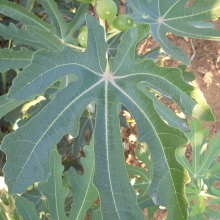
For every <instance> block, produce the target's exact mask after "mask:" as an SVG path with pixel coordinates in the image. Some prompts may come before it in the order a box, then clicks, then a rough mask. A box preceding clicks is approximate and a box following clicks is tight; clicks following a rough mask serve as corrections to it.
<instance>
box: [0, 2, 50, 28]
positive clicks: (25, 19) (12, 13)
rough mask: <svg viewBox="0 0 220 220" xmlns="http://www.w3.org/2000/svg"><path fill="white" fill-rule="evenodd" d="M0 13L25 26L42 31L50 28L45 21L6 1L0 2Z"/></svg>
mask: <svg viewBox="0 0 220 220" xmlns="http://www.w3.org/2000/svg"><path fill="white" fill-rule="evenodd" d="M0 13H2V14H3V15H6V16H9V17H11V18H13V19H15V20H18V21H21V22H22V23H24V24H26V25H33V26H37V27H40V28H42V29H44V30H48V31H49V30H50V28H51V26H50V25H49V24H47V23H46V22H45V21H43V20H41V19H40V18H38V17H37V16H36V15H34V14H33V13H31V12H29V11H28V10H26V9H25V8H23V7H22V6H20V5H18V4H16V3H12V2H9V1H6V0H0Z"/></svg>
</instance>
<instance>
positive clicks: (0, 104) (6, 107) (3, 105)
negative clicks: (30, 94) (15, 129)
mask: <svg viewBox="0 0 220 220" xmlns="http://www.w3.org/2000/svg"><path fill="white" fill-rule="evenodd" d="M30 99H31V98H30ZM28 100H29V99H26V100H8V99H7V94H5V95H2V96H0V118H2V117H3V116H4V115H6V114H7V113H8V112H10V111H12V110H13V109H15V108H17V107H18V106H20V105H22V104H24V103H25V102H27V101H28Z"/></svg>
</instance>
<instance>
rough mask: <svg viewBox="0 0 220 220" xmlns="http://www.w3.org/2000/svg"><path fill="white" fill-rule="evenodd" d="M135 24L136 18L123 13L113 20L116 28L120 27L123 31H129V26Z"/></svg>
mask: <svg viewBox="0 0 220 220" xmlns="http://www.w3.org/2000/svg"><path fill="white" fill-rule="evenodd" d="M133 25H134V20H133V18H132V17H131V16H129V15H126V14H122V15H119V16H118V17H116V18H115V20H114V21H113V26H114V28H116V29H118V30H119V31H121V32H125V31H127V29H128V28H130V27H132V26H133Z"/></svg>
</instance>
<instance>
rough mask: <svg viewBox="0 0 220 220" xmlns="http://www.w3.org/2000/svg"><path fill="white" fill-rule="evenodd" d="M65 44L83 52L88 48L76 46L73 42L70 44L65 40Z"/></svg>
mask: <svg viewBox="0 0 220 220" xmlns="http://www.w3.org/2000/svg"><path fill="white" fill-rule="evenodd" d="M63 44H65V45H66V46H68V47H71V48H73V49H76V50H81V51H82V52H83V51H85V49H86V48H82V47H79V46H76V45H73V44H68V43H66V42H64V43H63Z"/></svg>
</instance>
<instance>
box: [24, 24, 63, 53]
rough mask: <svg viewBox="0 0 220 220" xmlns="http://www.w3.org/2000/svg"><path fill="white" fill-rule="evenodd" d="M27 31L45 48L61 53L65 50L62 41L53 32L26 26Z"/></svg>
mask: <svg viewBox="0 0 220 220" xmlns="http://www.w3.org/2000/svg"><path fill="white" fill-rule="evenodd" d="M25 29H26V30H27V32H28V33H29V34H30V36H31V37H32V38H34V39H36V40H38V41H40V42H41V43H42V44H43V45H44V46H45V47H48V48H50V49H51V50H54V51H59V50H62V49H63V48H64V45H63V44H62V43H61V41H60V39H59V38H58V37H57V36H56V35H54V34H53V33H52V32H49V31H45V30H43V29H42V28H39V27H35V26H26V28H25Z"/></svg>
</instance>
